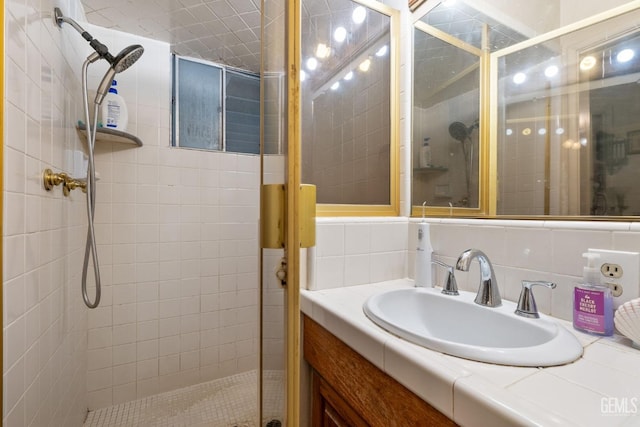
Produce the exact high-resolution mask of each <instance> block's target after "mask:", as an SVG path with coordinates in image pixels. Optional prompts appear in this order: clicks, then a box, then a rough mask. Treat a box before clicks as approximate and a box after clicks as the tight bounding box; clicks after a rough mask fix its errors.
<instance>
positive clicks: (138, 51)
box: [53, 7, 144, 89]
mask: <svg viewBox="0 0 640 427" xmlns="http://www.w3.org/2000/svg"><path fill="white" fill-rule="evenodd" d="M53 18H54V21H55V23H56V24H57V25H58V26H59V27H62V24H63V23H67V24H69V25H71V26H72V27H73V28H74V29H75V30H76V31H77V32H79V33H80V35H82V37H83V38H84V39H85V40H86V41H88V42H89V45H90V46H91V47H92V48H93V49H94V50H95V51H96V52H97V53H98V55H99V56H100V58H104V59H106V60H107V62H109V64H111V68H113V69H114V70H115V72H116V73H119V72H121V71H124V70H126V69H127V68H129V67H130V66H131V65H133V63H134V62H136V61H137V60H138V58H140V56H141V55H142V52H144V48H143V47H142V46H140V45H139V44H135V45H131V46H129V47H126V48H124V49H122V51H120V53H119V54H118V55H117V56H116V57H114V56H113V55H111V54H110V53H109V49H107V47H106V46H105V45H103V44H102V43H100V42H99V41H98V40H97V39H94V38H93V36H92V35H91V34H89V33H88V32H87V31H86V30H85V29H84V28H82V27H81V26H80V25H79V24H78V23H77V22H76V21H74V20H73V19H71V18H69V17H67V16H64V15H63V14H62V11H61V10H60V8H58V7H56V8H54V9H53ZM96 59H97V58H96ZM92 62H93V61H92ZM107 89H108V88H107Z"/></svg>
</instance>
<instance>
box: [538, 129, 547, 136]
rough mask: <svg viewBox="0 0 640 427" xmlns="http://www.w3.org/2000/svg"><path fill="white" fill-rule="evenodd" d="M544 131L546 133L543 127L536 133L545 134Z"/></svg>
mask: <svg viewBox="0 0 640 427" xmlns="http://www.w3.org/2000/svg"><path fill="white" fill-rule="evenodd" d="M546 133H547V129H545V128H540V129H538V135H545V134H546Z"/></svg>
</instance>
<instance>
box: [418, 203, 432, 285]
mask: <svg viewBox="0 0 640 427" xmlns="http://www.w3.org/2000/svg"><path fill="white" fill-rule="evenodd" d="M424 208H425V206H424V204H423V205H422V222H421V223H420V224H418V247H417V248H416V277H415V284H416V286H425V287H427V286H428V287H433V281H432V279H431V255H432V254H433V248H432V247H431V236H430V234H429V224H428V223H427V222H425V220H424Z"/></svg>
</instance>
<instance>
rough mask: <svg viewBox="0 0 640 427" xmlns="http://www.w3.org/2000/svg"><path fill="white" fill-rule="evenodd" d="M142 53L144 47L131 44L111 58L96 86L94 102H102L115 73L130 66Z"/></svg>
mask: <svg viewBox="0 0 640 427" xmlns="http://www.w3.org/2000/svg"><path fill="white" fill-rule="evenodd" d="M143 53H144V48H143V47H142V46H140V45H139V44H133V45H131V46H127V47H125V48H124V49H122V50H121V51H120V53H119V54H118V55H117V56H116V57H115V58H113V62H112V61H109V62H110V63H111V66H110V67H109V69H108V70H107V72H106V74H105V75H104V77H103V78H102V81H101V82H100V85H99V86H98V90H97V91H96V100H95V102H96V104H98V105H99V104H102V100H103V99H104V97H105V96H106V95H107V92H109V88H110V87H111V82H112V81H113V78H114V77H115V75H116V73H121V72H122V71H124V70H126V69H127V68H129V67H131V66H132V65H133V64H134V63H135V62H136V61H137V60H138V59H139V58H140V57H141V56H142V54H143Z"/></svg>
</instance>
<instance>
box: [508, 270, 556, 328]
mask: <svg viewBox="0 0 640 427" xmlns="http://www.w3.org/2000/svg"><path fill="white" fill-rule="evenodd" d="M534 286H546V287H547V288H550V289H554V288H555V287H556V284H555V283H553V282H546V281H541V280H534V281H531V280H523V281H522V291H521V292H520V298H519V299H518V308H516V311H515V313H516V314H517V315H519V316H523V317H529V318H534V319H537V318H539V317H540V315H539V314H538V307H537V306H536V300H535V299H534V298H533V292H532V291H531V288H532V287H534Z"/></svg>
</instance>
